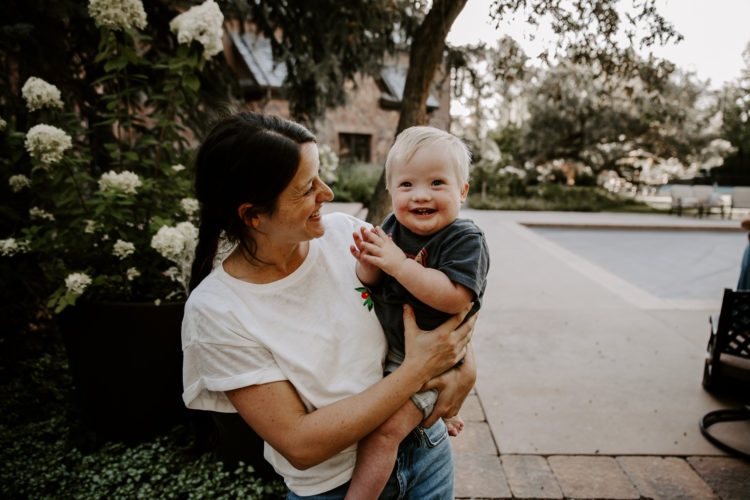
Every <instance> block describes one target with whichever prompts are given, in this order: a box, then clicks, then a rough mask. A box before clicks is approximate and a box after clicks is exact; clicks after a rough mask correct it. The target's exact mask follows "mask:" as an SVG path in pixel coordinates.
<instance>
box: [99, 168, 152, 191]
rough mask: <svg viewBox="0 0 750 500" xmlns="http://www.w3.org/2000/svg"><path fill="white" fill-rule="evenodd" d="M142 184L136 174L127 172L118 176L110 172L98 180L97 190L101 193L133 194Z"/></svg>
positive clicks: (112, 171)
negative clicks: (119, 192)
mask: <svg viewBox="0 0 750 500" xmlns="http://www.w3.org/2000/svg"><path fill="white" fill-rule="evenodd" d="M142 185H143V183H142V182H141V179H140V178H139V177H138V175H137V174H135V173H134V172H130V171H128V170H126V171H124V172H120V173H119V174H118V173H117V172H115V171H114V170H110V171H109V172H106V173H104V174H102V176H101V177H100V178H99V189H100V190H101V191H122V192H123V193H127V194H135V192H136V189H137V188H139V187H140V186H142Z"/></svg>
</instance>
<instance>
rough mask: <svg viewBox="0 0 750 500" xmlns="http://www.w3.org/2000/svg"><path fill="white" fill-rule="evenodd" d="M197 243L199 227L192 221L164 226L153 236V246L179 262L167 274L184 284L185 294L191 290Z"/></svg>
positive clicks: (170, 258) (160, 252)
mask: <svg viewBox="0 0 750 500" xmlns="http://www.w3.org/2000/svg"><path fill="white" fill-rule="evenodd" d="M197 244H198V228H196V227H195V226H194V225H193V224H191V223H190V222H180V223H179V224H177V225H176V226H175V227H169V226H162V227H160V228H159V231H157V233H156V234H155V235H154V236H153V238H151V247H152V248H154V249H155V250H156V251H157V252H159V254H160V255H161V256H162V257H165V258H167V259H169V260H171V261H172V262H174V263H175V264H177V267H175V268H174V270H173V269H172V268H170V269H169V270H168V271H167V272H166V275H167V276H168V277H169V278H170V279H171V280H172V281H176V282H178V283H180V284H181V285H182V287H183V289H184V290H185V295H187V294H188V292H189V290H188V284H189V282H190V271H191V266H192V262H193V256H194V254H195V247H196V245H197Z"/></svg>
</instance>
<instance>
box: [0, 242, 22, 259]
mask: <svg viewBox="0 0 750 500" xmlns="http://www.w3.org/2000/svg"><path fill="white" fill-rule="evenodd" d="M28 251H29V242H28V241H26V240H17V239H15V238H8V239H5V240H0V256H3V257H13V256H14V255H16V254H18V253H25V252H28Z"/></svg>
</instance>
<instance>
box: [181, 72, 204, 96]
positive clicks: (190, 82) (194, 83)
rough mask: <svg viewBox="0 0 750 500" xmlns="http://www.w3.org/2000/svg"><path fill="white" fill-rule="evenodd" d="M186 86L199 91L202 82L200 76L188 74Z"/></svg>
mask: <svg viewBox="0 0 750 500" xmlns="http://www.w3.org/2000/svg"><path fill="white" fill-rule="evenodd" d="M184 82H185V86H186V87H187V88H189V89H190V90H192V91H193V92H198V89H199V88H200V87H201V82H200V80H198V77H197V76H195V75H187V76H186V77H185V80H184Z"/></svg>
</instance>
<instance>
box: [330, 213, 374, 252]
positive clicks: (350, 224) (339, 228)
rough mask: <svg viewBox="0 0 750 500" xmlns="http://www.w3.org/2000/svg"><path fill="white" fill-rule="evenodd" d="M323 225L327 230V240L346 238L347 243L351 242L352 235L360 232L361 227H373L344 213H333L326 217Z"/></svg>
mask: <svg viewBox="0 0 750 500" xmlns="http://www.w3.org/2000/svg"><path fill="white" fill-rule="evenodd" d="M323 223H324V224H325V228H326V232H325V235H324V238H325V239H339V238H346V240H347V241H349V240H351V237H352V233H353V232H354V231H359V228H360V227H363V226H364V227H367V228H370V227H372V225H371V224H369V223H367V222H365V221H363V220H361V219H358V218H356V217H354V216H353V215H349V214H345V213H343V212H332V213H330V214H326V215H324V216H323ZM347 248H348V247H347Z"/></svg>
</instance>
